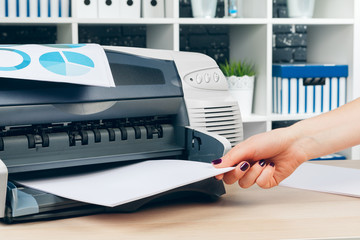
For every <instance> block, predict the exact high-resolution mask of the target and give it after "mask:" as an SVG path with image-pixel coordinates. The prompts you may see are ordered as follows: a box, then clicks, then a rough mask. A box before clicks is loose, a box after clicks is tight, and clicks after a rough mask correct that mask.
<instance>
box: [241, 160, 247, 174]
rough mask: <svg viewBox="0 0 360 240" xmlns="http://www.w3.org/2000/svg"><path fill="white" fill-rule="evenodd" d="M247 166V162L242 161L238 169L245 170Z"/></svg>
mask: <svg viewBox="0 0 360 240" xmlns="http://www.w3.org/2000/svg"><path fill="white" fill-rule="evenodd" d="M248 168H249V164H248V163H247V162H244V163H243V164H241V165H240V170H241V171H243V172H245V171H246V170H247V169H248Z"/></svg>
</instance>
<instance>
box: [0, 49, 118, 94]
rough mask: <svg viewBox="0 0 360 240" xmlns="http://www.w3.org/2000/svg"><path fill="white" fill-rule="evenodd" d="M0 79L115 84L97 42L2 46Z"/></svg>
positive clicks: (100, 84) (108, 85)
mask: <svg viewBox="0 0 360 240" xmlns="http://www.w3.org/2000/svg"><path fill="white" fill-rule="evenodd" d="M0 78H16V79H24V80H36V81H46V82H57V83H71V84H81V85H89V86H101V87H115V83H114V79H113V76H112V73H111V69H110V65H109V62H108V59H107V57H106V54H105V51H104V49H103V48H102V47H101V46H100V45H97V44H48V45H37V44H25V45H0ZM0 84H1V79H0Z"/></svg>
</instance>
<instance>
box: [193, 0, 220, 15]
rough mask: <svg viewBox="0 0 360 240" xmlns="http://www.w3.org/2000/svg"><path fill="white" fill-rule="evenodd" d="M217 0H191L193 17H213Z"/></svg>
mask: <svg viewBox="0 0 360 240" xmlns="http://www.w3.org/2000/svg"><path fill="white" fill-rule="evenodd" d="M216 6H217V0H191V8H192V13H193V16H194V18H214V17H215V15H216Z"/></svg>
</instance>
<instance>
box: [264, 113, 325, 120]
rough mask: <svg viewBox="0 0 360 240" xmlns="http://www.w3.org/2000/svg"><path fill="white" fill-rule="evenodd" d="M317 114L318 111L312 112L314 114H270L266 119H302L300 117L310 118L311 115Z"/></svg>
mask: <svg viewBox="0 0 360 240" xmlns="http://www.w3.org/2000/svg"><path fill="white" fill-rule="evenodd" d="M317 115H319V114H318V113H314V114H291V115H290V114H289V115H286V114H271V115H270V116H269V117H268V119H269V120H270V121H289V120H290V121H291V120H302V119H307V118H311V117H315V116H317Z"/></svg>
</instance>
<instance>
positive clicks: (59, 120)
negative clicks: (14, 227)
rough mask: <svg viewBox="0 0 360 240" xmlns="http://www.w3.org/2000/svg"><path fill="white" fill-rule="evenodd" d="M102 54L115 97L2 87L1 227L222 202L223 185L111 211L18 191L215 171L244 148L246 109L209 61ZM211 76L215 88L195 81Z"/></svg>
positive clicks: (50, 86)
mask: <svg viewBox="0 0 360 240" xmlns="http://www.w3.org/2000/svg"><path fill="white" fill-rule="evenodd" d="M62 47H64V46H62ZM65 50H66V51H67V52H66V54H69V53H68V52H69V51H70V52H71V51H72V50H71V48H69V47H68V48H66V49H65ZM65 50H64V51H65ZM49 51H51V49H50V50H49ZM104 51H105V53H104V54H106V57H107V59H108V61H109V66H110V69H111V72H112V75H113V78H114V81H115V85H116V86H115V87H111V88H108V87H96V86H85V85H76V84H70V83H54V82H49V81H36V80H32V81H29V80H26V78H24V79H9V78H1V77H0V81H1V84H0V115H1V116H2V117H1V118H0V159H1V160H0V218H2V219H3V220H4V221H5V222H8V223H11V222H16V221H29V220H30V221H31V220H37V219H47V218H59V217H67V216H74V215H84V214H91V213H99V212H106V211H112V212H114V211H121V212H124V211H125V212H128V211H134V210H136V209H138V208H139V207H141V206H142V205H144V204H145V203H147V202H149V201H152V200H155V199H159V198H162V197H163V196H166V197H167V196H175V195H176V196H177V195H180V196H181V195H182V194H184V193H186V194H189V193H194V192H196V193H202V194H205V195H209V196H211V197H215V198H216V197H219V196H220V195H222V194H223V193H224V187H223V185H222V182H221V181H217V180H215V179H214V178H210V179H206V180H204V181H200V182H196V183H193V184H190V185H187V186H183V187H180V188H177V189H173V190H170V191H168V192H165V193H162V194H158V195H155V196H152V197H147V198H145V199H140V200H136V201H133V202H130V203H126V204H124V205H120V206H118V207H115V208H107V207H103V206H98V205H91V204H86V203H82V202H77V201H74V200H69V199H64V198H62V197H59V196H55V195H52V194H49V193H45V192H41V191H38V190H34V189H30V188H27V187H24V186H18V185H17V184H16V182H15V181H12V180H14V179H17V178H18V177H21V178H22V179H33V178H41V177H46V176H64V175H66V174H72V173H77V172H91V171H94V170H98V169H104V168H107V169H108V168H110V169H111V168H113V167H118V166H119V165H126V164H131V163H135V162H138V161H146V160H150V159H151V160H157V161H162V159H185V160H190V161H201V162H208V163H210V162H211V161H212V160H214V159H217V158H219V157H221V156H223V154H224V153H225V152H226V151H228V150H229V149H230V148H231V146H234V145H235V144H237V143H238V142H239V141H241V140H242V138H243V131H242V121H241V116H240V111H239V107H238V105H237V102H236V100H234V99H233V98H232V97H231V96H230V94H229V93H228V89H227V83H226V79H225V77H224V75H223V74H222V73H221V71H220V69H219V68H218V66H217V65H216V62H215V61H214V60H213V59H211V58H210V57H208V56H206V55H203V54H198V53H190V52H176V51H167V50H152V49H138V48H125V47H104ZM51 54H54V53H51ZM23 55H24V54H23ZM24 56H26V55H24ZM69 56H71V55H69ZM74 61H75V60H74ZM76 61H78V60H76ZM49 64H50V65H47V66H48V67H49V68H51V69H53V68H52V67H53V65H54V63H52V62H51V63H49ZM64 64H65V63H64V62H61V63H58V65H56V66H57V68H54V69H55V70H58V69H59V68H60V67H62V66H63V65H64ZM69 64H70V63H69ZM22 67H25V66H22ZM77 67H78V68H80V67H82V66H80V65H78V64H77ZM54 69H53V70H54ZM73 71H75V69H73ZM87 71H88V70H87ZM76 73H78V72H76ZM0 74H1V71H0ZM63 74H64V73H63ZM205 75H206V76H209V77H210V81H195V79H197V78H200V77H203V76H205Z"/></svg>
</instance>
